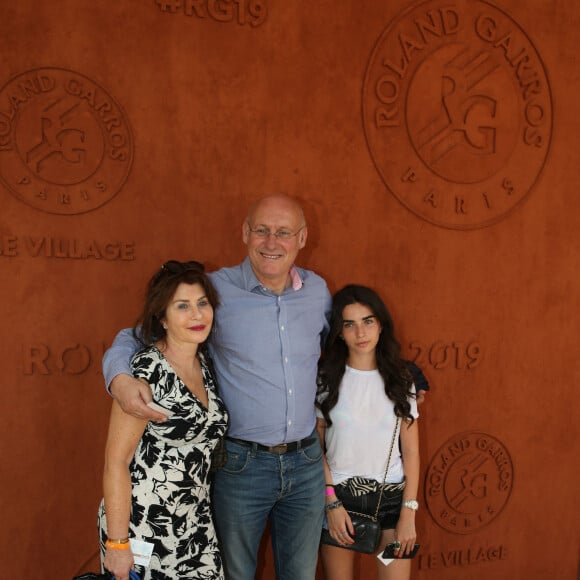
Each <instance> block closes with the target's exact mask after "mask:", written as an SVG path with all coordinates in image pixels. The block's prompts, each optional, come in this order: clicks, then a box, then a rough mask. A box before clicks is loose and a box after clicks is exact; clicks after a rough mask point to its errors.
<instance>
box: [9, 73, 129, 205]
mask: <svg viewBox="0 0 580 580" xmlns="http://www.w3.org/2000/svg"><path fill="white" fill-rule="evenodd" d="M132 159H133V141H132V137H131V131H130V129H129V125H128V123H127V119H126V117H125V114H124V112H123V111H122V110H121V108H120V106H119V105H118V104H117V103H116V102H115V101H114V99H113V98H112V97H111V96H110V95H109V94H108V93H107V92H106V91H105V90H104V89H103V88H102V87H100V86H99V85H97V84H96V83H95V82H94V81H91V80H90V79H88V78H87V77H85V76H83V75H81V74H79V73H77V72H74V71H70V70H65V69H60V68H41V69H35V70H31V71H28V72H25V73H22V74H20V75H18V76H17V77H15V78H13V79H12V80H10V81H9V82H8V83H7V84H6V85H5V86H4V87H2V89H1V90H0V179H1V180H2V182H3V183H4V185H5V186H6V187H7V188H8V189H9V190H10V191H11V192H12V193H13V194H14V195H15V196H16V197H18V198H19V199H21V200H22V201H24V202H26V203H27V204H29V205H32V206H34V207H36V208H38V209H41V210H44V211H47V212H50V213H60V214H78V213H83V212H87V211H91V210H93V209H95V208H97V207H99V206H101V205H103V204H104V203H106V202H108V201H109V200H110V199H111V198H112V197H114V196H115V195H116V193H117V192H118V191H119V189H120V188H121V187H122V186H123V184H124V183H125V180H126V179H127V176H128V174H129V170H130V168H131V162H132Z"/></svg>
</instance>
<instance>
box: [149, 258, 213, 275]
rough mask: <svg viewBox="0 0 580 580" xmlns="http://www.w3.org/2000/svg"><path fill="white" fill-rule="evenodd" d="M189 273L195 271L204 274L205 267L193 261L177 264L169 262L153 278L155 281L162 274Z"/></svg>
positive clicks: (173, 261) (172, 261)
mask: <svg viewBox="0 0 580 580" xmlns="http://www.w3.org/2000/svg"><path fill="white" fill-rule="evenodd" d="M189 271H197V272H202V273H203V272H205V266H204V265H203V264H202V263H201V262H196V261H195V260H191V261H190V262H178V261H177V260H169V261H168V262H165V264H163V266H161V269H160V270H159V272H157V275H156V276H155V280H158V279H159V277H160V276H161V275H162V274H163V273H164V272H167V273H168V274H183V273H184V272H189Z"/></svg>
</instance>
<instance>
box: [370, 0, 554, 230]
mask: <svg viewBox="0 0 580 580" xmlns="http://www.w3.org/2000/svg"><path fill="white" fill-rule="evenodd" d="M363 121H364V128H365V134H366V138H367V142H368V145H369V149H370V152H371V155H372V157H373V160H374V162H375V165H376V167H377V169H378V171H379V173H380V175H381V177H382V178H383V180H384V182H385V184H386V185H387V186H388V187H389V189H390V190H391V191H392V192H393V193H394V194H395V195H396V196H397V197H398V198H399V200H400V201H401V202H402V203H403V204H404V205H406V206H407V208H409V209H410V210H411V211H413V212H414V213H416V214H417V215H418V216H420V217H422V218H423V219H426V220H428V221H430V222H432V223H434V224H437V225H440V226H444V227H449V228H458V229H461V228H465V229H466V228H476V227H482V226H486V225H489V224H491V223H494V222H496V221H498V220H499V219H501V218H503V217H505V215H506V214H507V213H508V212H509V211H510V210H512V209H513V208H514V207H515V206H516V205H517V204H518V203H519V202H521V201H522V200H523V199H524V197H526V195H527V194H528V192H529V191H530V190H531V188H532V187H533V186H534V184H535V182H536V180H537V178H538V176H539V174H540V172H541V170H542V168H543V166H544V163H545V161H546V157H547V154H548V149H549V146H550V140H551V133H552V102H551V95H550V86H549V83H548V79H547V76H546V72H545V70H544V67H543V64H542V61H541V59H540V57H539V55H538V53H537V51H536V49H535V48H534V46H533V45H532V43H531V41H530V40H529V38H528V37H527V35H526V34H525V33H524V31H523V30H522V29H521V28H520V27H519V26H518V25H517V24H516V23H515V22H514V21H513V20H512V19H511V18H510V17H509V16H508V15H507V14H506V13H504V12H503V11H501V10H500V9H498V8H497V7H495V6H494V5H492V4H490V3H489V2H486V1H483V0H458V1H456V2H453V3H442V2H436V1H428V2H422V3H420V4H417V5H415V6H413V7H412V8H411V9H409V10H408V11H407V12H405V13H403V14H402V15H400V16H399V17H397V18H396V19H395V20H394V21H393V22H392V23H391V24H390V25H389V26H388V27H387V29H386V30H385V31H384V32H383V34H382V35H381V37H380V38H379V40H378V42H377V45H376V47H375V49H374V52H373V54H372V56H371V58H370V61H369V65H368V68H367V72H366V76H365V81H364V91H363Z"/></svg>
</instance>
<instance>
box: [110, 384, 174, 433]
mask: <svg viewBox="0 0 580 580" xmlns="http://www.w3.org/2000/svg"><path fill="white" fill-rule="evenodd" d="M110 391H111V394H112V395H113V397H115V399H116V400H117V402H118V403H119V405H120V406H121V409H123V411H125V413H127V414H129V415H133V417H137V418H138V419H146V420H148V421H155V422H157V423H163V422H164V421H165V420H166V419H167V416H166V415H164V414H163V413H159V412H158V411H154V410H153V409H152V408H151V407H148V406H147V403H150V402H151V401H152V400H153V397H152V396H151V387H150V386H149V385H148V384H147V381H145V380H144V379H136V378H135V377H132V376H131V375H125V374H121V375H117V376H116V377H115V378H114V379H113V380H112V381H111V386H110Z"/></svg>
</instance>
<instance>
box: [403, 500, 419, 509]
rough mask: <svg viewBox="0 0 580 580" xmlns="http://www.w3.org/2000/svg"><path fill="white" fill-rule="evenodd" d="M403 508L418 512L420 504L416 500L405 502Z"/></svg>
mask: <svg viewBox="0 0 580 580" xmlns="http://www.w3.org/2000/svg"><path fill="white" fill-rule="evenodd" d="M403 507H406V508H409V509H410V510H413V511H414V512H416V511H417V510H418V509H419V502H418V501H417V500H416V499H408V500H407V501H404V502H403Z"/></svg>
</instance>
